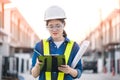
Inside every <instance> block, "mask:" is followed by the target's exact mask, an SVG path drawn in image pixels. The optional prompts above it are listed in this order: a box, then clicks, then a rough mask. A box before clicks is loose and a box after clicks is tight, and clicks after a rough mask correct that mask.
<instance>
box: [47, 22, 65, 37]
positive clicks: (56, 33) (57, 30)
mask: <svg viewBox="0 0 120 80" xmlns="http://www.w3.org/2000/svg"><path fill="white" fill-rule="evenodd" d="M47 29H48V31H49V33H50V35H51V37H52V38H53V39H61V38H63V29H64V23H62V22H61V21H60V20H50V21H49V22H48V25H47Z"/></svg>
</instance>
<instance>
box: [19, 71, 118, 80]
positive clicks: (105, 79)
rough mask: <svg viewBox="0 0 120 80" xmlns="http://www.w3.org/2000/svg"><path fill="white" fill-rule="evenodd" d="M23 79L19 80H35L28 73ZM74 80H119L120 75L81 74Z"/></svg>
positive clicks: (89, 72) (87, 72) (88, 72)
mask: <svg viewBox="0 0 120 80" xmlns="http://www.w3.org/2000/svg"><path fill="white" fill-rule="evenodd" d="M21 76H22V77H23V78H24V79H20V80H37V79H34V78H33V77H32V76H31V75H30V74H29V73H26V74H21ZM75 80H120V74H117V75H115V76H112V74H110V73H93V72H92V71H85V72H83V74H82V76H81V78H80V79H75Z"/></svg>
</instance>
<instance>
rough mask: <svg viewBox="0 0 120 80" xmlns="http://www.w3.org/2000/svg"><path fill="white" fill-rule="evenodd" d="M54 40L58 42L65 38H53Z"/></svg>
mask: <svg viewBox="0 0 120 80" xmlns="http://www.w3.org/2000/svg"><path fill="white" fill-rule="evenodd" d="M53 40H54V41H56V42H58V41H63V40H64V37H63V36H62V37H59V38H53Z"/></svg>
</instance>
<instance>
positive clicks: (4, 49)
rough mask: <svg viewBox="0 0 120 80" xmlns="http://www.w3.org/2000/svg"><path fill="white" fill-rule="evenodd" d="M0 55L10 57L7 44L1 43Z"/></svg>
mask: <svg viewBox="0 0 120 80" xmlns="http://www.w3.org/2000/svg"><path fill="white" fill-rule="evenodd" d="M0 50H1V55H3V56H9V55H10V53H9V52H10V47H9V45H8V44H7V43H3V44H2V46H1V49H0Z"/></svg>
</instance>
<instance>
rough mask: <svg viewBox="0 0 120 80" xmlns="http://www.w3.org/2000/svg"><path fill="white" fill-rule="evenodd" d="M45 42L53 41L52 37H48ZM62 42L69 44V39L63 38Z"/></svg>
mask: <svg viewBox="0 0 120 80" xmlns="http://www.w3.org/2000/svg"><path fill="white" fill-rule="evenodd" d="M47 40H48V41H53V39H52V37H49V38H48V39H47ZM64 42H70V39H68V38H67V37H65V40H64Z"/></svg>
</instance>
